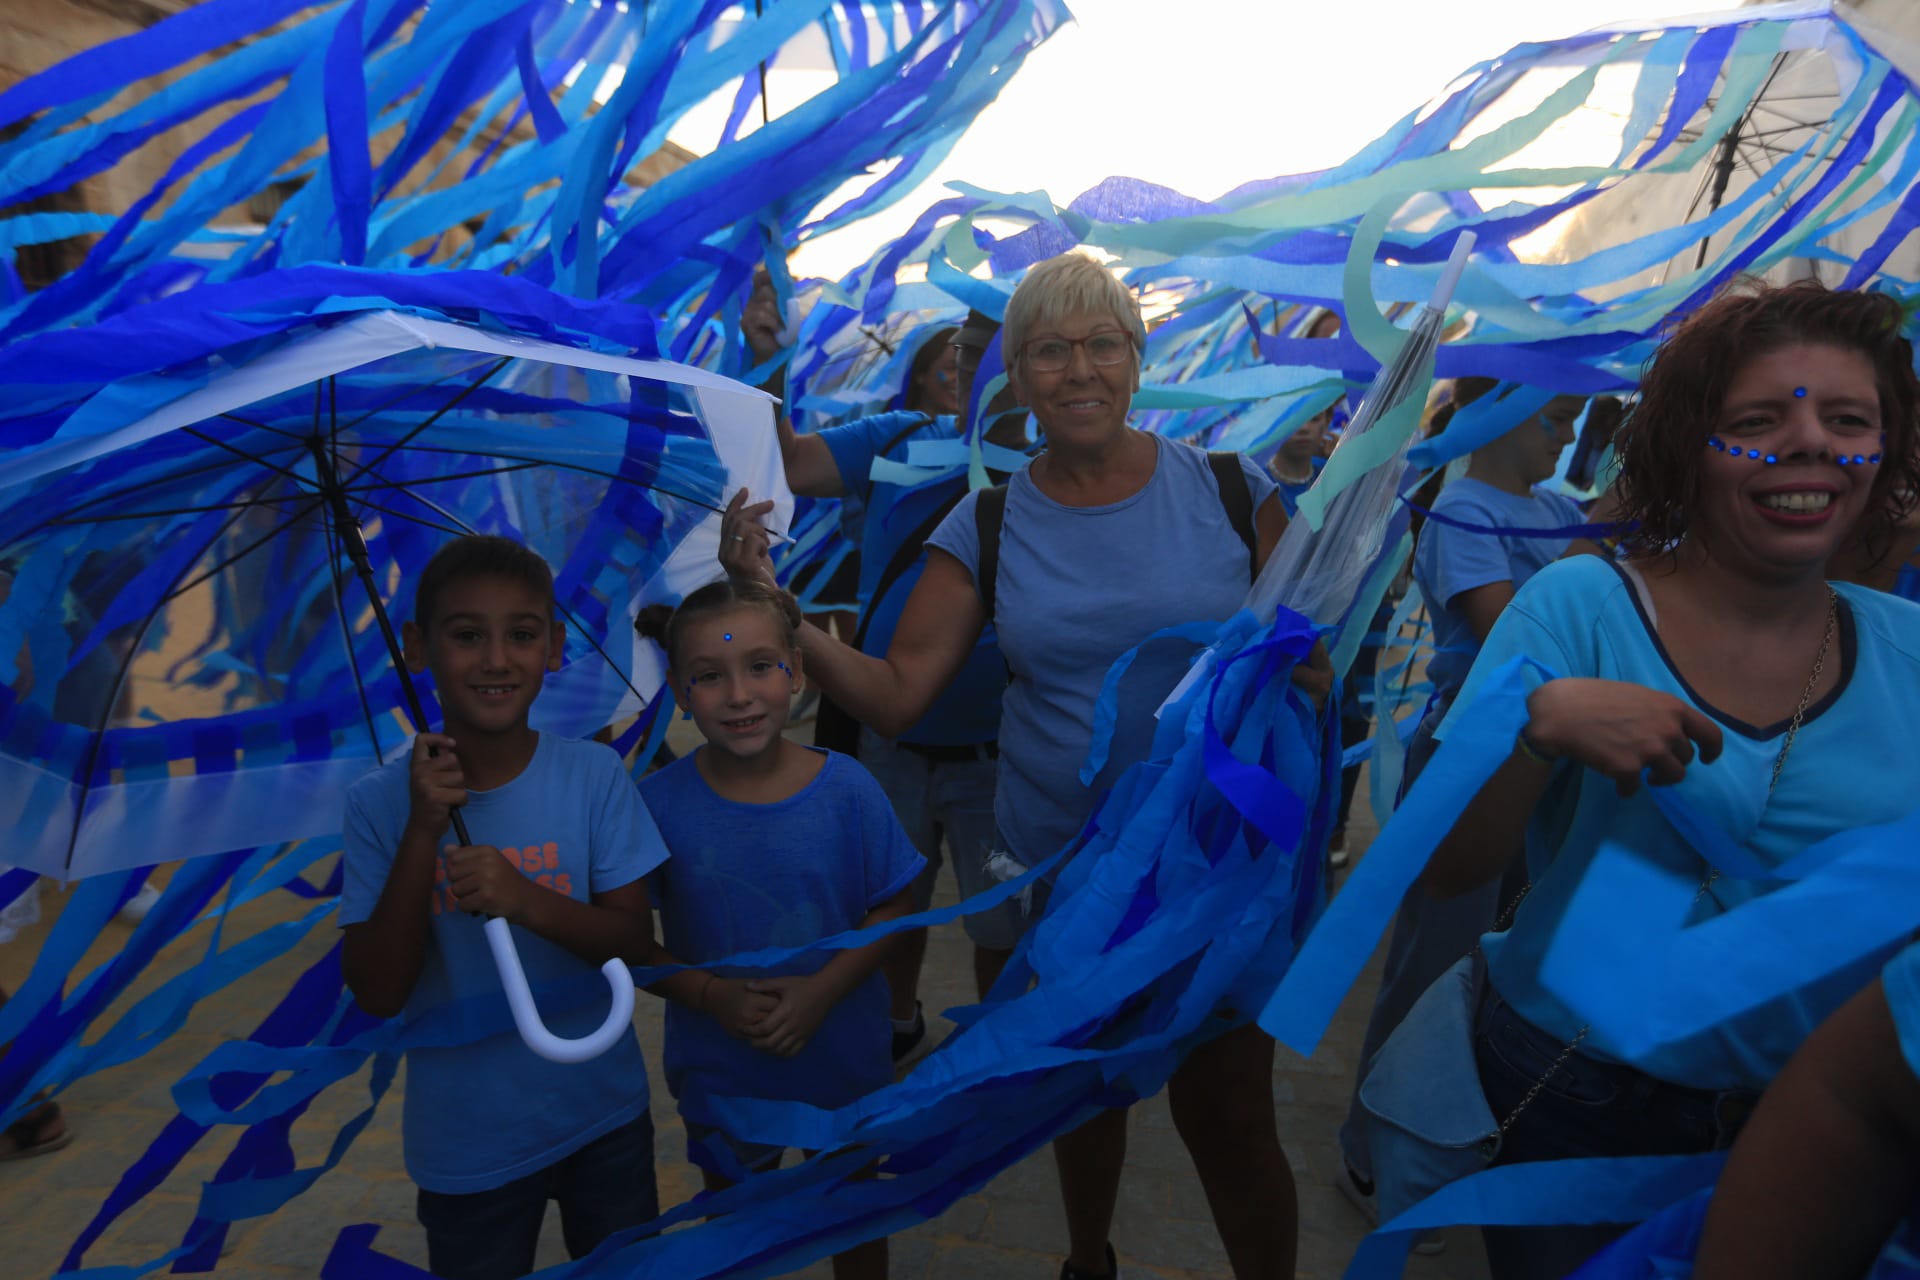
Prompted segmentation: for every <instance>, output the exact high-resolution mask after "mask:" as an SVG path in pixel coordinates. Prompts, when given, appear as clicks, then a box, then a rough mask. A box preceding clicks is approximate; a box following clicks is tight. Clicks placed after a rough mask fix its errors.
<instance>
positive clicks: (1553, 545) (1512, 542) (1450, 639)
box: [1413, 476, 1585, 705]
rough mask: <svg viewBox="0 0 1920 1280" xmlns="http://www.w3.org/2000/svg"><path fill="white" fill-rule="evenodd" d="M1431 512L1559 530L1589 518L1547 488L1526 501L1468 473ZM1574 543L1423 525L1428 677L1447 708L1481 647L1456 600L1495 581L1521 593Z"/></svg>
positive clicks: (1416, 570) (1420, 563)
mask: <svg viewBox="0 0 1920 1280" xmlns="http://www.w3.org/2000/svg"><path fill="white" fill-rule="evenodd" d="M1433 510H1434V512H1435V513H1436V514H1438V515H1443V516H1446V517H1448V518H1449V519H1453V520H1465V521H1467V522H1469V523H1471V524H1479V525H1491V526H1493V527H1495V528H1500V529H1561V528H1565V527H1566V526H1568V525H1575V524H1579V523H1581V522H1582V520H1583V519H1584V518H1585V517H1583V516H1582V515H1581V514H1580V508H1579V506H1578V505H1576V504H1575V503H1574V501H1573V500H1572V499H1571V498H1566V497H1563V496H1561V495H1560V494H1557V493H1554V492H1552V491H1551V490H1548V489H1546V488H1536V489H1534V491H1533V495H1532V496H1531V497H1526V498H1523V497H1520V496H1519V495H1518V494H1512V493H1504V492H1502V491H1501V490H1499V489H1496V488H1494V487H1493V486H1492V485H1490V484H1485V483H1483V482H1481V481H1479V480H1474V479H1471V478H1468V477H1464V476H1463V477H1461V478H1460V479H1458V480H1455V481H1454V482H1453V483H1452V484H1450V485H1448V486H1447V487H1446V488H1445V489H1443V490H1441V492H1440V497H1439V498H1438V500H1436V501H1435V502H1434V504H1433ZM1572 541H1573V540H1572V539H1571V538H1523V537H1514V536H1509V535H1506V534H1491V533H1469V532H1467V531H1466V530H1465V529H1455V528H1452V527H1450V526H1448V525H1444V524H1442V523H1440V522H1439V521H1438V520H1429V521H1427V522H1426V523H1425V524H1424V525H1422V526H1421V527H1420V543H1419V546H1417V547H1416V548H1415V549H1414V553H1413V580H1414V581H1415V582H1417V583H1418V584H1419V586H1420V598H1421V599H1422V600H1424V601H1426V603H1427V615H1428V616H1429V617H1430V618H1431V619H1432V620H1433V645H1434V650H1435V652H1434V655H1433V658H1432V660H1431V661H1430V662H1428V663H1427V678H1428V679H1429V680H1432V681H1433V691H1434V696H1435V697H1436V698H1437V699H1438V700H1439V701H1440V703H1441V704H1442V705H1444V704H1445V703H1446V702H1448V701H1450V700H1451V699H1452V698H1453V696H1454V695H1455V694H1456V693H1458V692H1459V691H1460V682H1461V681H1463V680H1465V679H1466V678H1467V671H1468V669H1469V668H1471V667H1472V666H1473V655H1474V654H1475V653H1477V652H1479V649H1480V641H1479V638H1478V637H1476V636H1475V635H1474V634H1473V628H1472V627H1470V626H1468V625H1467V615H1466V614H1465V613H1464V612H1462V611H1461V610H1460V609H1458V608H1456V607H1455V605H1454V600H1455V598H1456V597H1458V596H1459V595H1461V594H1462V593H1463V592H1467V591H1472V590H1473V589H1474V588H1476V587H1484V586H1489V585H1491V584H1492V583H1495V582H1511V583H1512V584H1513V589H1514V590H1515V591H1518V590H1520V588H1521V587H1523V586H1525V585H1526V582H1527V579H1529V578H1531V577H1532V576H1533V575H1534V574H1536V573H1538V572H1540V570H1542V569H1544V568H1546V567H1547V566H1548V565H1550V564H1552V563H1553V562H1554V561H1555V560H1558V559H1559V558H1560V557H1561V556H1562V555H1564V554H1566V550H1567V546H1568V544H1569V543H1571V542H1572Z"/></svg>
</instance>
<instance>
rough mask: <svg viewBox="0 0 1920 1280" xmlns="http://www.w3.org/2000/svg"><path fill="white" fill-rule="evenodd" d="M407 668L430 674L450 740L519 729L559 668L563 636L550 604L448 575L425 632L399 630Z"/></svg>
mask: <svg viewBox="0 0 1920 1280" xmlns="http://www.w3.org/2000/svg"><path fill="white" fill-rule="evenodd" d="M404 632H405V641H406V659H407V667H408V669H409V670H411V671H414V672H420V671H431V672H432V673H433V684H434V689H435V691H436V692H438V694H439V695H440V707H441V710H442V711H443V712H444V713H445V715H446V723H447V732H448V733H449V734H451V735H452V736H453V737H455V738H460V737H462V736H466V737H472V736H474V735H475V734H479V735H483V736H486V735H500V734H511V733H517V732H524V731H525V729H526V727H527V713H528V711H529V710H530V709H531V708H532V706H533V700H534V698H535V697H537V696H538V695H539V693H540V686H541V685H542V684H543V683H544V682H545V681H546V677H547V672H549V671H558V670H559V669H560V661H561V658H562V656H563V653H564V650H565V639H566V632H565V629H564V627H563V626H562V624H561V623H559V622H557V621H555V620H554V617H553V601H552V600H551V599H550V598H548V597H547V596H546V595H545V594H544V593H542V592H540V591H538V590H536V589H535V588H534V587H533V586H531V585H530V584H528V583H525V582H522V581H519V580H518V579H515V578H507V577H498V576H493V575H484V576H482V575H475V576H470V577H464V578H455V579H454V580H452V581H450V582H448V583H447V584H446V585H445V586H443V587H442V588H441V589H440V591H439V592H438V594H437V596H436V598H435V601H434V606H433V617H432V618H431V619H429V621H428V625H427V628H426V630H425V631H422V630H421V629H420V627H419V626H417V625H416V624H415V623H413V622H409V623H407V624H406V626H405V628H404Z"/></svg>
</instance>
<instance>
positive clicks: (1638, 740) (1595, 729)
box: [1526, 679, 1721, 796]
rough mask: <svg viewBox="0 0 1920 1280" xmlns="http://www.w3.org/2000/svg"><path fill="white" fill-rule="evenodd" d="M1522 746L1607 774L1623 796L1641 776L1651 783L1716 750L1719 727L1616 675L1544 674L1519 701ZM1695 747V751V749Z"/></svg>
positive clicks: (1681, 772)
mask: <svg viewBox="0 0 1920 1280" xmlns="http://www.w3.org/2000/svg"><path fill="white" fill-rule="evenodd" d="M1527 715H1528V720H1527V728H1526V741H1527V745H1528V746H1529V747H1531V748H1532V749H1533V750H1534V751H1536V752H1539V753H1541V754H1544V755H1546V756H1549V757H1560V756H1565V757H1566V758H1568V759H1569V760H1576V761H1578V762H1579V763H1581V764H1583V765H1585V766H1587V768H1589V769H1592V770H1594V771H1595V772H1597V773H1603V774H1605V775H1606V776H1607V777H1609V778H1612V779H1613V781H1614V785H1615V786H1616V787H1618V788H1619V790H1620V794H1621V795H1623V796H1626V795H1632V794H1633V793H1634V792H1635V791H1636V790H1638V789H1639V787H1640V781H1641V774H1642V772H1643V771H1645V773H1646V775H1647V776H1646V780H1647V781H1648V782H1649V783H1651V784H1653V785H1654V786H1657V787H1666V786H1672V785H1673V784H1674V783H1676V782H1678V781H1680V779H1681V778H1683V777H1685V776H1686V772H1687V766H1688V765H1690V764H1692V763H1693V761H1694V759H1695V757H1696V756H1697V757H1698V759H1699V761H1700V763H1701V764H1712V763H1713V761H1714V760H1716V759H1717V758H1718V757H1719V755H1720V745H1721V734H1720V726H1719V725H1717V724H1715V723H1714V722H1713V720H1712V718H1711V717H1709V716H1708V715H1707V714H1706V713H1705V712H1703V711H1701V710H1700V709H1699V708H1698V707H1696V706H1694V705H1693V704H1692V703H1690V702H1686V701H1684V700H1682V699H1680V698H1676V697H1674V696H1673V695H1672V694H1670V693H1662V692H1660V691H1659V690H1658V689H1648V688H1645V687H1644V686H1642V685H1637V684H1628V683H1626V682H1625V681H1621V680H1589V679H1561V680H1549V681H1547V682H1546V683H1545V684H1543V685H1541V686H1540V687H1539V688H1538V689H1535V690H1534V691H1533V693H1532V695H1531V696H1529V697H1528V699H1527ZM1696 746H1697V748H1698V749H1697V750H1696Z"/></svg>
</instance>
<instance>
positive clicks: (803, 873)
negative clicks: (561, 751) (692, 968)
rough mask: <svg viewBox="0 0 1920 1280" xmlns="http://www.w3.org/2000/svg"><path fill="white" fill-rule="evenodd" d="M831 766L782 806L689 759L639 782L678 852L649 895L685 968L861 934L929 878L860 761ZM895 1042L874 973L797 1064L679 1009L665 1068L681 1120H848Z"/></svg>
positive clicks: (820, 958)
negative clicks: (717, 1106)
mask: <svg viewBox="0 0 1920 1280" xmlns="http://www.w3.org/2000/svg"><path fill="white" fill-rule="evenodd" d="M823 754H824V755H826V757H827V759H826V763H825V764H824V765H823V766H822V767H821V770H820V772H819V774H818V775H817V776H815V778H814V779H813V781H812V782H810V783H808V784H807V785H806V787H804V788H803V789H802V790H800V791H799V792H797V793H796V794H794V795H792V796H789V797H788V798H787V799H785V800H782V801H780V802H778V803H776V804H741V803H739V802H738V801H734V800H728V799H725V798H723V797H722V796H720V795H719V794H717V793H716V792H715V791H714V790H713V788H712V787H710V786H708V785H707V782H706V779H704V778H702V777H701V776H700V770H699V769H698V767H697V766H696V765H695V764H694V759H695V757H694V756H692V755H688V756H684V757H682V758H681V759H679V760H676V761H674V762H673V763H672V764H670V765H668V766H667V767H666V768H664V769H662V770H660V771H659V772H657V773H653V774H650V775H648V776H647V777H646V778H644V779H642V780H641V782H640V794H641V795H643V796H644V797H646V801H647V808H648V809H649V810H650V811H651V812H652V814H653V816H654V819H655V820H656V821H657V822H659V824H660V831H661V834H662V835H664V836H665V837H666V841H667V847H668V848H669V849H671V850H672V851H673V858H672V859H671V860H670V861H668V862H667V863H666V864H665V865H664V866H662V867H661V868H660V870H659V871H658V872H656V873H655V875H654V878H653V882H652V884H653V891H654V902H655V903H656V904H657V905H658V906H659V908H660V924H661V933H662V935H663V936H664V938H665V941H666V946H667V950H668V951H671V952H672V953H673V956H674V958H675V959H676V960H679V961H681V962H682V963H685V964H693V965H704V964H707V963H708V962H710V961H713V960H717V959H720V958H722V957H724V956H729V955H733V954H736V953H737V952H741V951H757V950H761V949H763V948H768V947H799V946H805V945H806V944H807V943H809V942H817V941H818V940H820V939H821V938H825V937H829V936H831V935H833V934H836V933H840V932H843V931H845V930H847V929H855V928H858V927H859V925H860V922H861V921H862V920H864V919H865V918H866V915H867V913H868V912H869V911H871V910H872V909H873V908H875V907H877V906H879V905H880V904H881V903H883V902H885V901H886V900H887V899H889V898H891V897H893V896H894V895H895V894H897V893H899V892H900V891H901V890H902V889H904V888H906V887H907V886H908V885H909V884H911V883H913V879H914V877H915V876H917V875H919V874H920V872H921V870H922V869H923V868H924V867H925V866H926V859H924V858H922V857H921V856H920V854H919V853H918V852H916V851H915V849H914V847H913V842H912V841H911V840H909V839H908V838H907V833H906V831H905V830H903V829H902V828H901V826H900V820H899V819H898V818H896V817H894V816H893V806H892V805H891V804H890V803H888V801H887V797H886V795H885V794H884V793H883V792H882V791H881V790H880V784H879V783H877V782H875V781H874V780H873V775H872V774H870V773H868V772H867V771H866V770H865V769H864V768H862V767H861V765H860V763H859V762H858V761H856V760H854V759H852V758H851V757H849V756H843V755H840V754H838V753H835V752H824V753H823ZM835 954H836V953H834V952H831V951H813V952H809V953H807V954H806V955H804V956H801V957H799V958H797V959H796V960H794V961H793V962H792V963H791V964H789V965H787V966H786V967H784V968H782V969H779V970H777V971H776V972H777V973H779V974H795V973H814V972H817V971H819V970H820V969H822V968H825V967H826V964H827V962H828V961H829V960H831V959H833V957H834V955H835ZM722 972H723V973H724V972H726V971H725V970H722ZM742 976H747V975H742ZM892 1034H893V1026H892V1023H891V1022H890V1021H889V1020H888V1017H887V980H886V978H885V976H884V975H882V974H881V973H880V972H879V971H877V970H876V971H875V972H874V973H873V974H872V975H871V976H869V977H868V978H867V980H866V981H865V982H863V983H861V984H860V985H859V986H858V987H856V988H855V989H854V990H853V991H852V992H850V993H849V994H848V995H847V997H846V998H845V999H844V1000H842V1001H840V1003H838V1004H836V1005H835V1006H834V1007H833V1009H832V1011H831V1012H829V1013H828V1014H827V1016H826V1018H825V1019H824V1020H823V1021H822V1022H821V1023H820V1028H819V1030H817V1031H815V1032H814V1034H813V1038H812V1039H810V1040H808V1041H807V1045H806V1048H804V1049H802V1050H801V1051H800V1052H799V1053H797V1054H795V1055H794V1056H793V1057H791V1058H776V1057H774V1056H772V1055H771V1054H767V1053H763V1052H761V1051H760V1050H758V1049H755V1048H754V1047H753V1046H752V1045H750V1044H748V1043H747V1042H746V1041H744V1040H738V1039H735V1038H734V1037H733V1036H731V1035H729V1034H727V1032H726V1031H724V1030H722V1029H721V1026H720V1024H719V1023H718V1022H716V1021H714V1020H713V1019H712V1018H709V1017H707V1016H706V1015H705V1014H702V1013H697V1012H695V1011H694V1010H692V1009H688V1008H684V1007H683V1006H681V1005H678V1004H669V1005H668V1006H667V1037H666V1047H665V1049H664V1050H663V1051H662V1055H661V1056H662V1059H663V1064H664V1066H665V1070H666V1077H667V1087H668V1088H669V1089H671V1090H672V1091H673V1096H674V1097H675V1098H677V1099H679V1101H680V1113H681V1115H683V1116H685V1117H686V1118H688V1119H689V1120H693V1121H696V1122H698V1123H702V1124H716V1123H718V1117H716V1116H715V1115H714V1114H713V1113H712V1112H711V1111H710V1110H708V1109H707V1107H706V1105H705V1101H706V1099H707V1098H709V1097H712V1096H714V1095H720V1096H723V1097H741V1098H772V1099H777V1100H780V1101H790V1102H807V1103H811V1104H813V1105H814V1106H817V1107H839V1106H844V1105H845V1104H847V1103H849V1102H852V1101H853V1100H854V1099H855V1098H859V1097H863V1096H865V1095H866V1094H868V1093H871V1092H873V1090H875V1089H878V1088H880V1087H882V1086H884V1085H886V1084H887V1083H889V1082H890V1081H891V1080H892V1079H893V1056H892V1044H893V1041H892ZM744 1136H751V1135H744Z"/></svg>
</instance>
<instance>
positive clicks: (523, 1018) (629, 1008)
mask: <svg viewBox="0 0 1920 1280" xmlns="http://www.w3.org/2000/svg"><path fill="white" fill-rule="evenodd" d="M486 934H487V945H488V946H489V947H491V948H493V963H494V964H495V966H497V967H498V968H499V970H500V985H501V986H503V987H505V988H506V989H507V1007H508V1008H509V1009H511V1010H513V1025H514V1026H516V1027H518V1028H519V1029H520V1038H521V1039H522V1040H524V1041H526V1042H527V1048H529V1049H531V1050H533V1051H534V1052H535V1053H537V1054H539V1055H540V1056H541V1057H543V1058H545V1059H546V1060H547V1061H549V1062H585V1061H587V1060H588V1059H589V1058H597V1057H599V1056H600V1055H601V1054H603V1053H605V1052H606V1051H607V1050H609V1049H611V1048H612V1047H613V1044H614V1041H616V1040H618V1039H619V1038H620V1037H621V1036H622V1035H625V1034H626V1033H627V1031H628V1029H629V1028H630V1027H631V1026H632V1025H633V974H632V973H631V972H630V971H629V970H628V969H627V966H626V965H624V964H622V963H621V962H620V961H619V960H617V959H615V960H609V961H607V962H606V963H605V964H603V965H601V966H600V972H601V973H603V974H605V975H606V976H607V986H608V988H609V989H610V990H611V991H612V992H613V1008H611V1009H609V1010H607V1019H606V1021H605V1022H602V1023H601V1024H600V1029H599V1030H598V1031H595V1032H593V1033H592V1034H591V1035H585V1036H582V1037H580V1038H579V1039H578V1040H566V1039H563V1038H561V1037H560V1036H556V1035H555V1034H553V1032H551V1031H549V1030H547V1025H546V1023H544V1022H542V1021H540V1010H539V1009H538V1008H537V1007H535V1005H534V1003H533V992H532V991H530V990H529V989H528V988H527V974H526V970H524V969H522V968H521V967H520V953H519V952H518V951H516V950H515V949H514V946H513V931H512V930H511V929H509V928H508V927H507V922H506V921H505V920H502V919H501V918H500V917H499V916H491V917H489V918H488V920H487V923H486Z"/></svg>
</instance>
